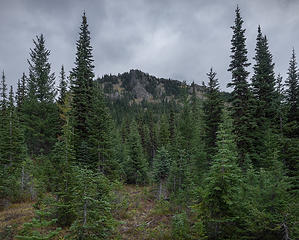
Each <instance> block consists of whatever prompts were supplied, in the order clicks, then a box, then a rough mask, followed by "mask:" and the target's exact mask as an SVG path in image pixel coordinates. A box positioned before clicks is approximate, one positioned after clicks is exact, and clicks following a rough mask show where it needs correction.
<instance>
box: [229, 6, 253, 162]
mask: <svg viewBox="0 0 299 240" xmlns="http://www.w3.org/2000/svg"><path fill="white" fill-rule="evenodd" d="M235 12H236V17H235V25H234V26H232V29H233V36H232V40H231V44H232V47H231V52H232V55H231V63H230V65H229V69H228V71H230V72H231V73H232V82H231V83H229V84H228V87H233V91H232V93H231V94H232V98H231V104H232V107H231V111H232V113H231V114H232V117H233V132H234V134H235V135H236V144H237V147H238V152H239V162H240V165H241V166H242V165H243V161H244V159H245V156H246V154H247V153H248V152H249V151H251V148H252V138H251V129H252V126H251V124H252V123H251V120H250V117H251V116H250V114H251V109H250V105H251V103H250V99H251V93H250V90H249V84H248V82H247V77H248V75H249V72H248V71H247V70H246V67H248V66H249V65H250V63H248V59H247V49H246V44H245V40H246V38H245V29H243V28H242V25H243V22H244V21H243V19H242V17H241V15H240V9H239V7H237V9H236V11H235Z"/></svg>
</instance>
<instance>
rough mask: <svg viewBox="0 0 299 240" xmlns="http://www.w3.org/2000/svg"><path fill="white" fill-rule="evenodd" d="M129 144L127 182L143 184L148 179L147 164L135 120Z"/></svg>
mask: <svg viewBox="0 0 299 240" xmlns="http://www.w3.org/2000/svg"><path fill="white" fill-rule="evenodd" d="M127 146H128V155H129V156H128V159H127V162H126V164H125V170H126V175H127V182H128V183H139V184H140V183H141V184H143V183H145V182H146V181H147V164H146V161H145V157H144V154H143V150H142V146H141V140H140V135H139V134H138V130H137V124H136V122H135V121H133V122H132V123H131V126H130V135H129V138H128V143H127Z"/></svg>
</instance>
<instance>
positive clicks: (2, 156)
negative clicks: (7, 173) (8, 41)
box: [0, 71, 10, 168]
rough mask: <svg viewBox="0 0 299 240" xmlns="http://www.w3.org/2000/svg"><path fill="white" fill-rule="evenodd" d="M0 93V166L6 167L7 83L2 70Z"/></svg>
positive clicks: (7, 127) (7, 135)
mask: <svg viewBox="0 0 299 240" xmlns="http://www.w3.org/2000/svg"><path fill="white" fill-rule="evenodd" d="M0 90H1V95H0V97H1V98H0V120H1V121H0V160H1V167H3V168H4V167H6V166H7V165H8V164H9V151H8V149H9V146H10V145H9V143H10V138H9V111H8V106H9V105H8V98H7V84H6V78H5V74H4V71H3V72H2V79H1V86H0Z"/></svg>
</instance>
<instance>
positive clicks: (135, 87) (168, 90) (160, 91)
mask: <svg viewBox="0 0 299 240" xmlns="http://www.w3.org/2000/svg"><path fill="white" fill-rule="evenodd" d="M97 81H98V82H99V83H100V84H101V86H102V88H103V91H104V93H105V95H106V96H108V97H109V98H110V99H113V100H116V99H120V98H128V99H129V100H130V102H131V103H132V102H135V103H140V102H142V101H147V102H151V103H160V102H162V101H172V100H177V99H179V98H180V97H181V96H182V95H183V93H184V92H185V91H187V93H188V94H189V95H190V96H191V94H192V91H193V88H192V86H191V85H188V84H186V82H182V81H178V80H173V79H165V78H158V77H155V76H152V75H149V74H148V73H144V72H142V71H140V70H130V71H129V72H125V73H122V74H118V75H117V76H115V75H104V76H103V77H102V78H98V79H97ZM194 89H195V93H196V96H197V97H198V98H200V99H202V98H203V97H204V89H205V86H201V85H198V84H194Z"/></svg>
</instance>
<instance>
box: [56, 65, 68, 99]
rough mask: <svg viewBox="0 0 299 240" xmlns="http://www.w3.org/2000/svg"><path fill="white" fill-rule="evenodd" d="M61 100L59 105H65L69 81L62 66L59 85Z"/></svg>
mask: <svg viewBox="0 0 299 240" xmlns="http://www.w3.org/2000/svg"><path fill="white" fill-rule="evenodd" d="M58 89H59V98H58V103H59V104H63V103H64V100H65V97H66V94H67V80H66V77H65V71H64V66H63V65H62V66H61V71H60V83H59V87H58Z"/></svg>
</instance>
